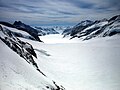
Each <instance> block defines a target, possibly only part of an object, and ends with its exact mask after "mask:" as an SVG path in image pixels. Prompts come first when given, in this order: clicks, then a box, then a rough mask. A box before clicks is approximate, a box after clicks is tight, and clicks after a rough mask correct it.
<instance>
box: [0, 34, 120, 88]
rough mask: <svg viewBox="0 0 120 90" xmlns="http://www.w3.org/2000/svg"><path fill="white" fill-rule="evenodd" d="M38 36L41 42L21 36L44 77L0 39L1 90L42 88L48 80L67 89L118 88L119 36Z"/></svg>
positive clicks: (119, 81)
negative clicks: (85, 39)
mask: <svg viewBox="0 0 120 90" xmlns="http://www.w3.org/2000/svg"><path fill="white" fill-rule="evenodd" d="M40 38H41V40H43V41H44V43H40V42H37V41H32V40H28V39H24V38H20V39H21V40H23V41H26V42H29V43H30V44H32V45H33V47H34V49H35V52H36V53H37V56H38V58H37V59H35V58H34V59H35V61H36V62H37V64H38V66H39V68H40V69H41V70H42V71H43V73H45V74H46V75H47V79H46V78H44V77H43V76H42V75H41V74H40V73H38V72H37V71H36V70H35V69H34V68H33V67H31V66H30V65H29V64H28V63H26V61H25V60H24V59H22V58H20V57H19V56H18V55H17V54H16V53H15V52H13V51H12V50H10V49H9V48H8V47H7V46H6V45H5V44H3V42H2V41H0V49H1V50H0V72H2V73H0V88H1V90H8V89H9V90H20V89H21V90H25V89H28V90H44V89H42V88H44V86H45V85H47V84H50V85H52V83H51V82H50V81H49V79H52V80H54V81H56V82H57V83H59V85H62V86H64V87H65V88H66V90H119V89H120V70H119V69H120V36H118V35H116V36H113V37H106V38H99V39H92V40H89V41H84V42H82V41H78V40H77V39H73V40H69V39H68V38H64V39H63V38H62V36H61V35H58V36H57V35H48V36H41V37H40ZM48 78H49V79H48ZM52 86H53V85H52ZM53 87H54V86H53ZM45 90H46V89H45Z"/></svg>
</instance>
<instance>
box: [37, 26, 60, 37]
mask: <svg viewBox="0 0 120 90" xmlns="http://www.w3.org/2000/svg"><path fill="white" fill-rule="evenodd" d="M35 29H37V31H38V35H39V36H43V35H49V34H59V32H57V31H56V30H55V29H54V28H42V27H35ZM41 32H42V33H41Z"/></svg>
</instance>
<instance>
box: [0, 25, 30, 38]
mask: <svg viewBox="0 0 120 90" xmlns="http://www.w3.org/2000/svg"><path fill="white" fill-rule="evenodd" d="M0 25H1V24H0ZM1 26H2V28H6V29H8V30H10V31H12V32H16V33H21V34H22V35H23V36H25V37H26V36H31V35H30V34H28V33H27V32H25V31H22V30H18V29H16V28H11V27H7V26H5V25H1Z"/></svg>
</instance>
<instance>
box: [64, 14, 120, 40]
mask: <svg viewBox="0 0 120 90" xmlns="http://www.w3.org/2000/svg"><path fill="white" fill-rule="evenodd" d="M119 33H120V15H116V16H114V17H112V18H111V19H109V20H107V19H102V20H96V21H94V22H93V21H89V20H86V21H82V22H81V23H79V24H78V25H76V26H74V27H73V28H70V29H66V30H65V31H64V32H63V33H62V34H63V35H64V37H66V36H70V38H71V39H72V38H75V37H78V38H81V39H82V40H88V39H91V38H94V37H106V36H113V35H115V34H119Z"/></svg>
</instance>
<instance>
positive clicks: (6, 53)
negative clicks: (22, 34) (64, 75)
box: [0, 26, 65, 90]
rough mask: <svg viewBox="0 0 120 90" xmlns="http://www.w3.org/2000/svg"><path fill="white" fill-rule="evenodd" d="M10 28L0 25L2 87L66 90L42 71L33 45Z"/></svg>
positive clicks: (0, 84)
mask: <svg viewBox="0 0 120 90" xmlns="http://www.w3.org/2000/svg"><path fill="white" fill-rule="evenodd" d="M9 29H11V28H7V29H5V28H4V27H2V26H0V49H1V51H0V72H1V73H0V89H1V90H7V89H9V90H20V89H22V90H26V89H28V90H65V89H64V88H63V86H58V85H57V84H56V82H55V81H53V80H52V79H49V78H48V76H47V75H46V74H44V72H42V71H41V69H40V67H39V66H38V62H37V54H36V52H35V51H34V50H35V49H34V48H33V46H32V45H31V44H30V43H28V42H25V40H23V41H22V40H20V39H18V38H17V37H16V36H14V35H13V33H12V31H11V30H9ZM27 40H28V39H27ZM28 41H29V40H28ZM36 42H37V41H36ZM7 46H8V47H7ZM36 50H37V49H36ZM37 51H39V50H37Z"/></svg>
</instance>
